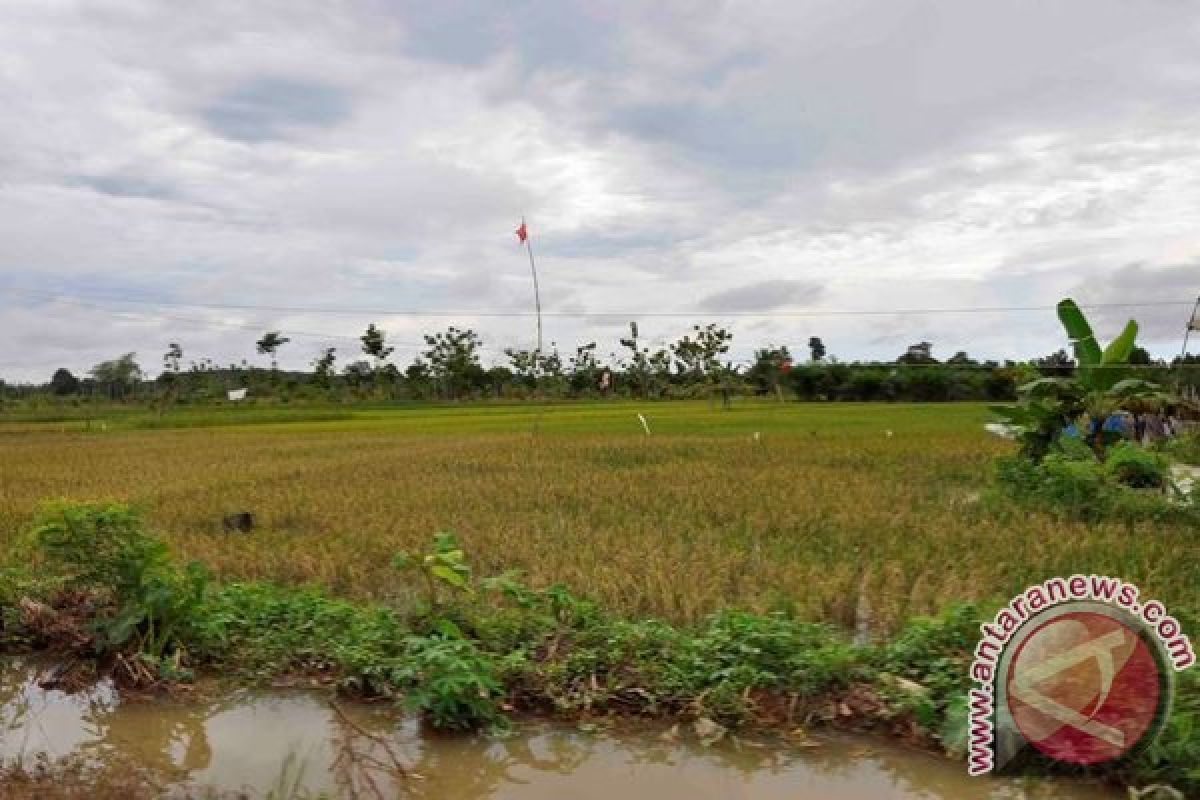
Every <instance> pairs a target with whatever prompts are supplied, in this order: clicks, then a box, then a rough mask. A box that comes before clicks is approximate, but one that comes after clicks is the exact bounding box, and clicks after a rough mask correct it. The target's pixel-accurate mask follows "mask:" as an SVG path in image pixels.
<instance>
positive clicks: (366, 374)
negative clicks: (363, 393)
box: [342, 361, 375, 389]
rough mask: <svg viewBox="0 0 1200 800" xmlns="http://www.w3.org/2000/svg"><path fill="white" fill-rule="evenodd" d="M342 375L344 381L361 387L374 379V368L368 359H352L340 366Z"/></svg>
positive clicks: (355, 386)
mask: <svg viewBox="0 0 1200 800" xmlns="http://www.w3.org/2000/svg"><path fill="white" fill-rule="evenodd" d="M342 375H343V376H345V378H346V383H347V384H349V385H350V386H351V387H353V388H355V389H363V388H364V387H366V386H368V385H370V384H372V383H374V381H375V370H374V368H373V367H372V366H371V362H369V361H353V362H351V363H349V364H347V365H346V366H345V367H343V368H342Z"/></svg>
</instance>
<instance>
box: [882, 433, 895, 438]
mask: <svg viewBox="0 0 1200 800" xmlns="http://www.w3.org/2000/svg"><path fill="white" fill-rule="evenodd" d="M884 434H885V435H886V436H887V438H889V439H890V438H892V436H894V434H893V433H892V432H891V431H884Z"/></svg>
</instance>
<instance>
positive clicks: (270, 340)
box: [255, 331, 291, 369]
mask: <svg viewBox="0 0 1200 800" xmlns="http://www.w3.org/2000/svg"><path fill="white" fill-rule="evenodd" d="M290 341H291V339H289V338H287V337H286V336H281V335H280V334H279V331H267V332H266V333H265V334H263V337H262V338H261V339H259V340H258V341H257V342H255V345H256V346H257V347H258V352H259V354H260V355H265V356H270V357H271V369H278V366H279V365H278V362H277V361H276V360H275V357H276V354H278V352H279V348H281V347H283V346H284V345H285V344H287V343H288V342H290Z"/></svg>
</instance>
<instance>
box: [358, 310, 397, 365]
mask: <svg viewBox="0 0 1200 800" xmlns="http://www.w3.org/2000/svg"><path fill="white" fill-rule="evenodd" d="M359 340H360V341H361V342H362V351H363V353H365V354H366V355H368V356H370V357H371V358H372V359H374V361H375V369H377V370H378V369H379V368H380V367H382V366H383V362H385V361H387V359H388V356H390V355H391V354H392V352H393V351H394V350H395V349H396V348H394V347H388V346H387V336H386V334H384V332H383V331H382V330H380V329H379V328H376V327H375V323H373V322H372V323H371V324H370V325H368V326H367V332H366V333H364V334H363V335H362V336H360V337H359Z"/></svg>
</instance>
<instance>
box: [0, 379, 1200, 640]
mask: <svg viewBox="0 0 1200 800" xmlns="http://www.w3.org/2000/svg"><path fill="white" fill-rule="evenodd" d="M244 411H245V410H238V409H229V410H221V409H217V410H212V409H210V410H204V411H192V410H189V409H178V410H174V411H172V412H170V413H168V414H167V415H166V416H164V417H163V418H161V419H155V418H152V417H150V416H138V415H131V414H124V415H121V416H119V417H118V416H114V417H113V418H112V420H111V424H109V423H108V422H106V421H105V420H104V419H103V418H102V417H96V418H94V419H92V420H91V422H90V423H88V424H86V425H85V424H83V423H81V422H80V420H78V419H72V420H67V421H63V422H47V421H45V420H44V419H42V420H39V421H37V422H36V424H31V423H30V422H29V421H22V420H20V419H16V420H8V421H5V420H4V418H0V452H2V453H3V458H0V535H3V536H4V537H5V539H6V541H7V542H10V543H11V542H13V541H14V540H15V539H16V537H18V536H20V535H21V533H22V531H24V530H25V529H26V528H27V527H28V525H29V522H30V521H31V519H32V518H33V514H34V511H35V510H36V508H37V506H38V504H39V503H40V502H42V501H44V500H47V499H52V498H67V499H70V500H76V501H94V500H104V499H112V500H122V501H128V502H131V503H133V504H134V505H136V506H138V507H140V508H141V509H142V510H143V512H144V514H145V517H146V519H147V520H148V521H149V523H150V524H151V526H152V527H154V528H155V529H157V530H158V531H160V532H161V533H162V534H163V535H165V536H166V538H167V539H168V540H169V541H170V543H171V545H172V547H173V548H174V550H175V551H176V553H177V554H178V555H179V556H181V557H183V558H195V559H199V560H202V561H203V562H205V563H206V564H208V565H209V566H210V567H211V568H212V569H213V570H214V571H215V572H216V573H217V574H218V575H219V576H221V577H224V578H233V577H236V578H256V579H267V580H272V581H279V582H283V583H290V584H304V583H315V584H319V585H321V586H324V587H326V588H328V589H329V590H330V591H332V592H334V593H335V594H338V595H342V596H346V597H350V598H357V599H372V600H385V601H399V602H403V601H404V600H405V599H406V598H408V597H409V592H410V591H411V589H410V587H409V586H407V585H406V582H405V581H404V580H403V578H402V577H401V576H400V575H399V574H398V573H397V572H396V571H395V570H394V569H393V568H392V567H391V565H390V562H391V557H392V555H393V554H394V553H395V552H396V551H398V550H401V549H408V550H414V549H419V548H420V546H421V545H422V544H424V543H426V542H428V540H429V537H430V535H431V534H432V533H433V532H434V531H439V530H447V531H453V532H454V533H455V534H456V535H457V537H458V539H459V541H460V542H462V543H463V545H464V547H465V548H466V551H467V553H468V555H469V557H470V559H471V561H472V563H473V565H474V567H475V569H476V571H477V573H480V574H489V573H497V572H501V571H504V570H509V569H518V570H521V571H522V572H523V573H524V574H525V576H526V580H528V581H529V582H530V583H531V584H533V585H547V584H551V583H555V582H562V583H565V584H566V585H568V586H569V587H570V588H571V589H572V590H573V591H575V592H577V593H579V594H583V595H587V596H590V597H593V598H595V599H596V600H598V601H600V602H601V603H602V604H604V605H605V606H606V607H608V608H611V609H613V610H615V611H619V612H622V613H625V614H628V615H631V616H647V615H651V616H660V617H665V618H668V619H671V620H674V621H679V622H690V621H695V620H697V619H699V618H700V617H702V616H703V615H705V614H707V613H709V612H712V611H714V610H717V609H721V608H727V607H738V608H744V609H750V610H758V611H761V610H767V609H788V610H794V611H795V612H796V613H798V614H800V615H801V616H803V617H806V618H810V619H817V620H828V621H833V622H837V623H839V624H842V625H846V626H850V625H853V624H854V623H855V621H856V619H858V620H860V621H861V620H862V618H863V617H864V614H865V615H866V616H867V617H869V618H870V620H871V622H872V624H873V626H874V628H873V629H874V630H876V631H878V632H885V631H890V630H894V629H895V628H896V627H897V626H898V625H899V624H900V623H901V622H902V621H903V620H904V619H906V618H908V617H910V616H912V615H914V614H918V613H928V612H932V611H935V610H936V609H938V608H941V607H944V606H945V605H947V604H948V603H950V602H952V601H955V600H981V601H983V602H990V601H997V602H998V601H1002V600H1004V599H1006V598H1007V597H1008V596H1010V595H1013V594H1015V593H1016V592H1017V591H1019V590H1020V589H1022V588H1024V587H1025V586H1026V585H1028V584H1031V583H1034V582H1037V581H1041V580H1044V579H1045V578H1047V577H1050V576H1054V575H1059V574H1066V575H1069V574H1072V573H1076V572H1083V573H1088V572H1097V573H1101V574H1109V575H1119V576H1121V577H1123V578H1125V579H1126V580H1129V581H1132V582H1135V583H1137V584H1138V585H1140V586H1141V587H1142V590H1143V592H1144V593H1145V594H1148V595H1153V596H1156V597H1159V598H1160V599H1162V600H1163V601H1164V602H1166V603H1167V604H1168V606H1169V607H1171V609H1172V611H1173V612H1176V613H1181V614H1182V615H1183V617H1184V618H1185V619H1186V620H1192V619H1195V618H1196V616H1197V611H1200V602H1198V600H1197V595H1196V587H1197V586H1200V560H1198V559H1197V555H1198V554H1200V553H1198V551H1200V546H1198V544H1197V537H1196V532H1195V531H1194V530H1192V529H1189V528H1187V527H1184V526H1180V525H1163V524H1153V523H1136V524H1127V523H1115V522H1092V523H1083V522H1078V521H1067V520H1060V519H1058V518H1056V517H1054V516H1051V515H1045V514H1032V513H1029V512H1027V511H1025V510H1018V509H1016V508H1015V507H1014V508H1008V507H1005V506H1003V505H996V504H995V503H981V502H980V501H979V499H978V498H979V492H980V490H981V489H982V488H983V487H984V485H985V483H986V481H987V477H988V471H989V464H990V462H991V460H992V459H993V457H994V456H996V455H997V454H1000V453H1003V452H1007V451H1008V450H1009V449H1010V448H1011V445H1010V444H1009V443H1007V442H1004V441H1002V440H999V439H994V438H991V437H988V436H987V435H986V434H985V433H984V432H983V430H982V423H983V422H984V421H985V420H986V419H987V411H986V409H985V408H984V407H982V406H979V405H972V404H953V405H951V404H941V405H870V404H863V405H854V404H839V405H815V404H799V403H786V404H778V403H767V402H763V403H754V402H747V403H745V404H742V405H739V406H736V407H735V408H734V409H732V410H729V411H725V410H721V409H717V408H713V407H711V406H710V405H708V404H706V403H685V402H680V403H645V404H634V403H595V404H578V405H559V406H548V407H545V408H543V409H540V410H539V409H535V408H533V407H531V406H528V405H522V406H461V407H453V406H450V407H423V408H401V409H366V410H353V411H351V410H345V409H341V410H334V411H328V410H318V411H313V410H304V409H297V410H295V411H291V412H289V411H288V410H286V409H279V408H275V409H270V410H258V409H255V410H253V411H254V413H251V414H245V413H244ZM638 412H641V413H643V414H644V415H645V416H646V418H647V420H648V422H649V425H650V428H651V430H652V431H653V433H652V435H650V436H646V435H645V434H644V433H643V432H642V426H641V423H640V422H639V421H638V419H637V413H638ZM147 426H154V427H153V428H152V429H151V428H147ZM172 426H174V427H172ZM756 433H757V434H758V435H757V436H755V434H756ZM243 510H244V511H251V512H253V513H254V515H255V518H256V523H257V524H256V528H255V530H253V531H252V532H250V533H248V534H243V533H231V532H226V531H225V530H224V529H223V527H222V515H223V514H226V513H230V512H233V511H243Z"/></svg>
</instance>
